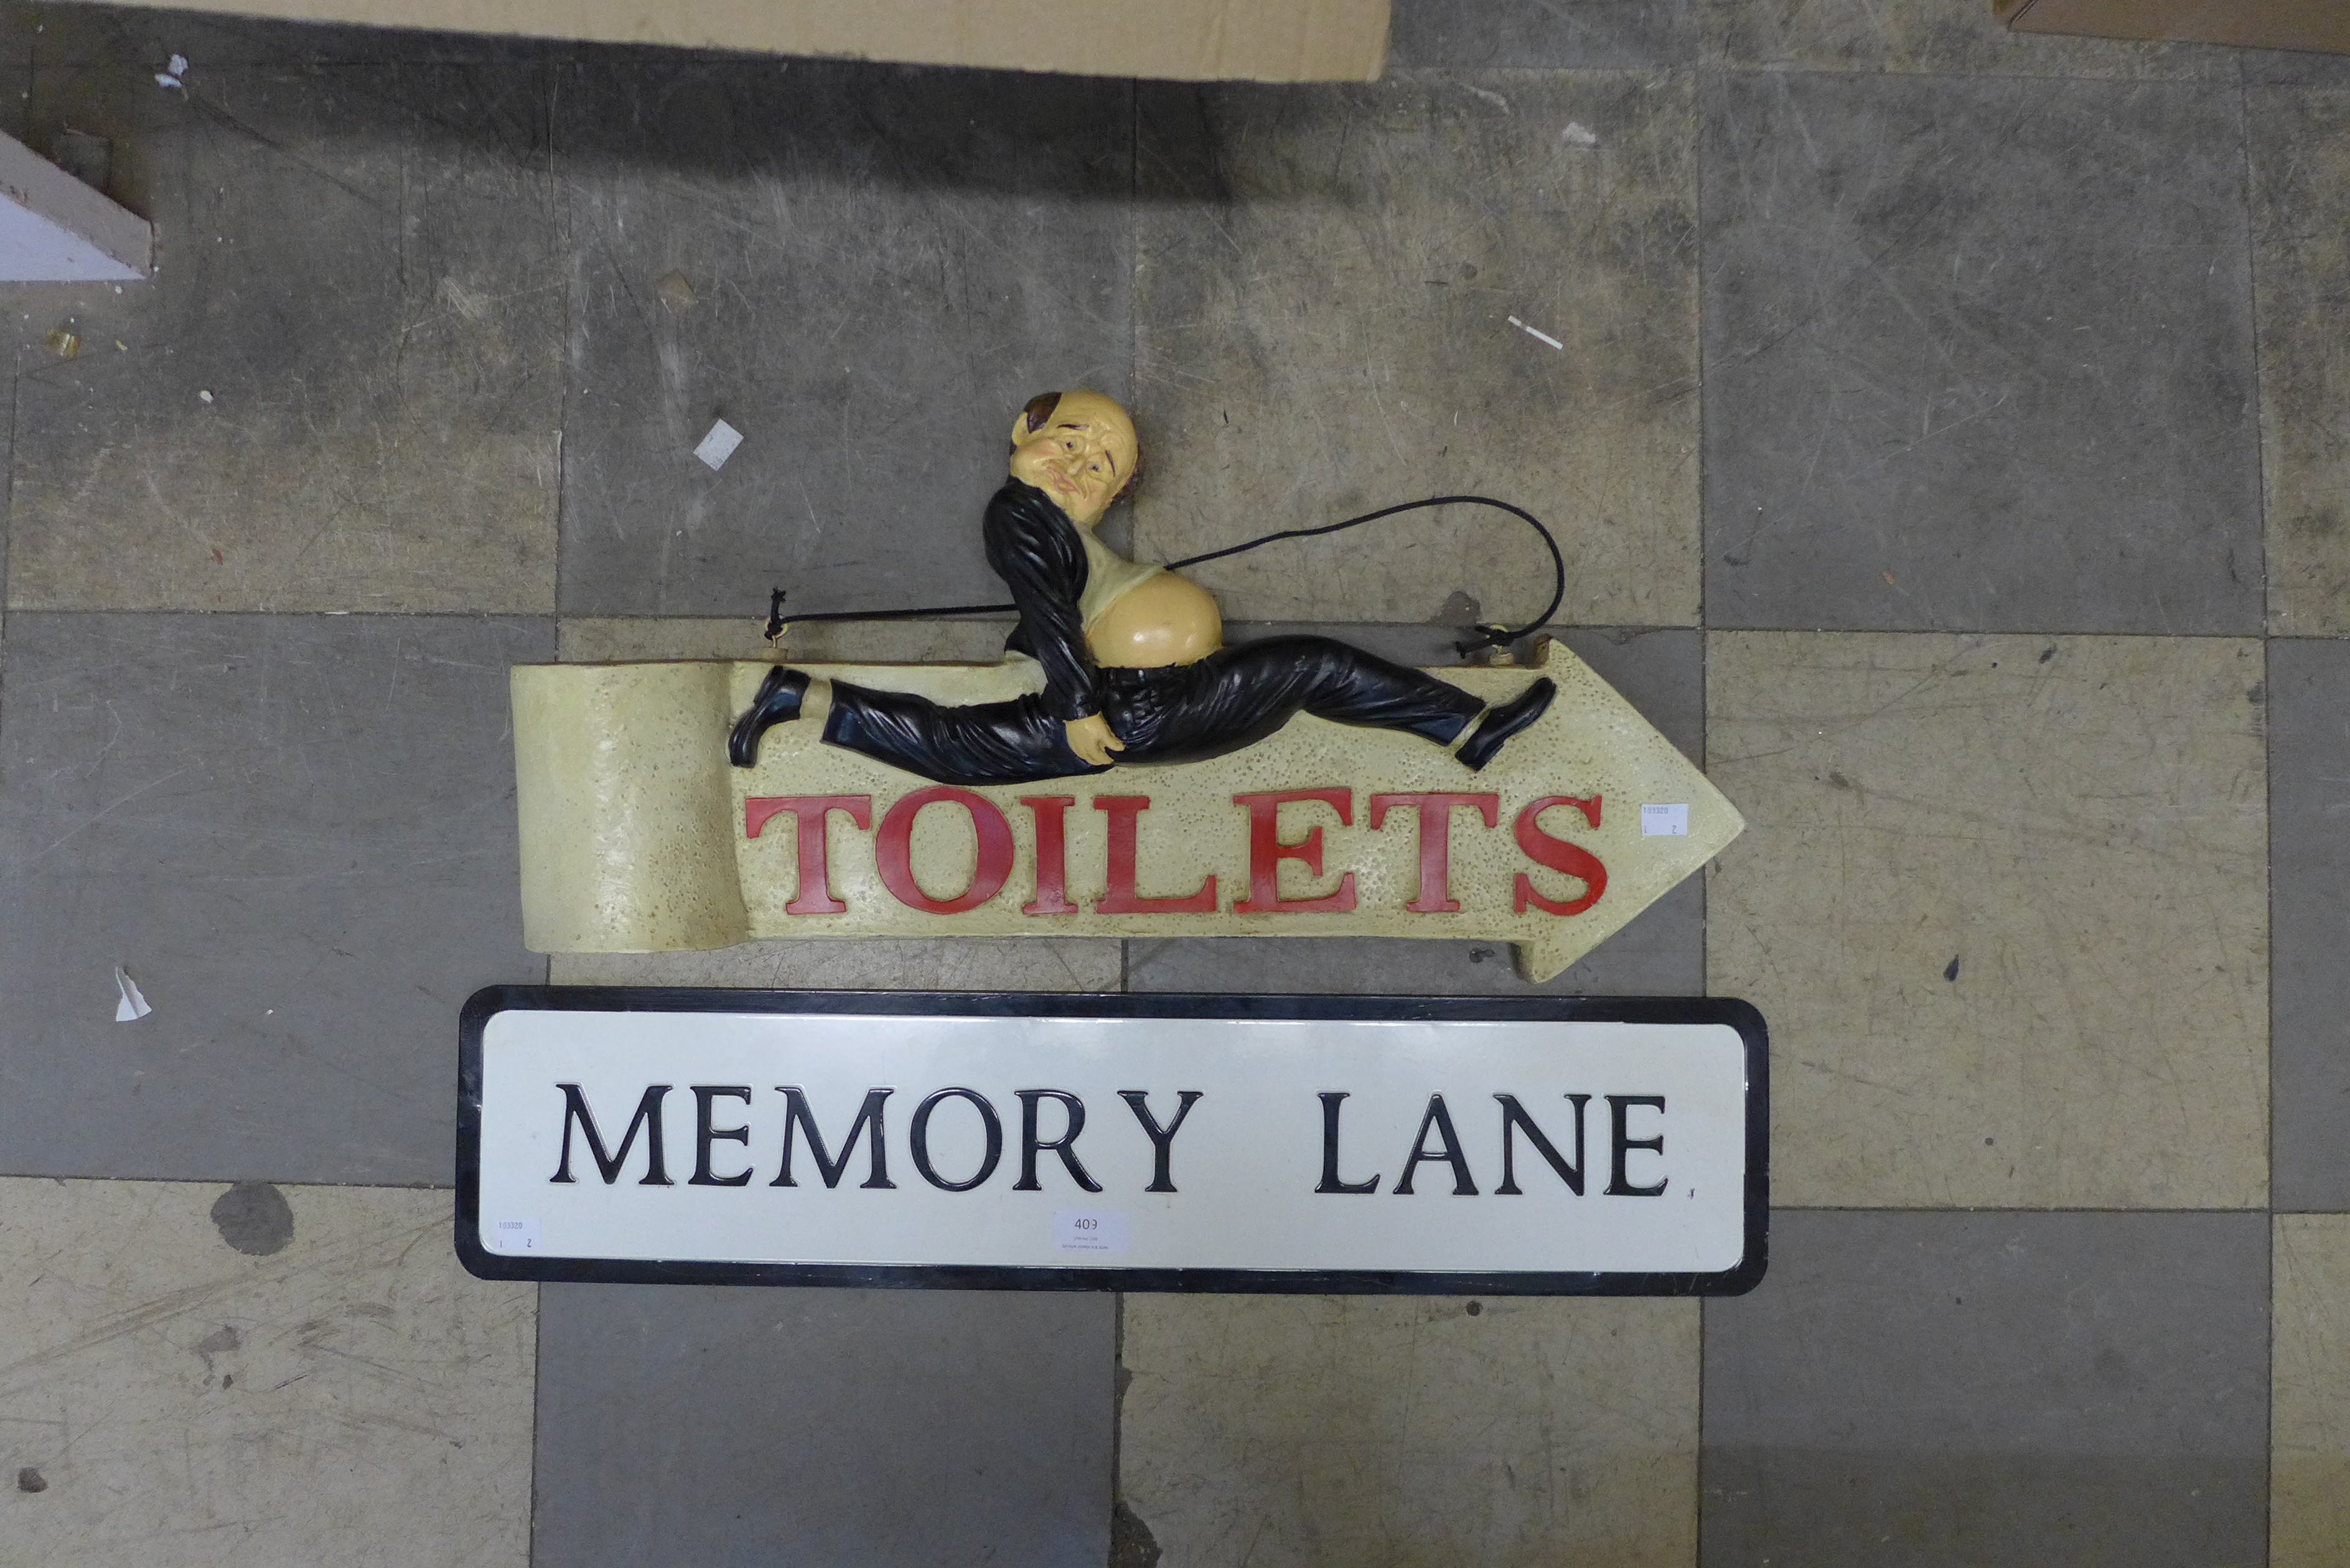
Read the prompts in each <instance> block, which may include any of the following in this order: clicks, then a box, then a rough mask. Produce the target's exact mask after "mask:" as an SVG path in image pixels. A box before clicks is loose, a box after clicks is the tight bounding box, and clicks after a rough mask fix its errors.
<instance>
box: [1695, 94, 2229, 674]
mask: <svg viewBox="0 0 2350 1568" xmlns="http://www.w3.org/2000/svg"><path fill="white" fill-rule="evenodd" d="M1705 101H1706V132H1705V153H1704V159H1705V171H1704V179H1705V195H1704V202H1705V207H1704V212H1705V223H1706V236H1705V240H1706V285H1705V327H1704V331H1705V351H1706V367H1707V373H1706V421H1705V462H1706V467H1705V491H1706V496H1705V542H1706V593H1707V599H1706V605H1707V619H1708V623H1709V624H1710V625H1713V626H1716V627H1771V628H1838V629H1881V630H1920V629H1947V630H1975V631H1984V630H1990V631H2006V630H2039V631H2116V632H2166V633H2219V632H2256V631H2258V630H2259V629H2260V628H2261V624H2262V602H2261V596H2262V556H2261V512H2260V471H2259V442H2258V432H2257V429H2256V425H2255V410H2254V388H2253V363H2252V349H2251V285H2250V281H2249V276H2250V275H2249V266H2250V263H2249V251H2248V244H2249V241H2248V238H2247V232H2246V226H2245V225H2246V219H2245V208H2244V201H2245V196H2244V164H2243V127H2242V117H2241V106H2240V103H2239V99H2238V95H2237V94H2236V93H2235V92H2233V91H2232V90H2230V89H2229V88H2223V87H2217V86H2204V85H2198V84H2192V83H2161V84H2151V85H2135V84H2123V83H2103V82H2083V81H2074V82H2052V81H2022V80H2012V79H1971V80H1970V79H1964V78H1877V77H1861V76H1805V75H1795V74H1791V73H1790V74H1779V73H1773V74H1769V75H1761V76H1742V75H1728V74H1724V75H1721V76H1717V77H1713V78H1710V79H1709V81H1708V83H1707V86H1706V96H1705Z"/></svg>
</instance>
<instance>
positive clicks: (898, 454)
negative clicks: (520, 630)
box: [562, 55, 1132, 615]
mask: <svg viewBox="0 0 2350 1568" xmlns="http://www.w3.org/2000/svg"><path fill="white" fill-rule="evenodd" d="M1129 94H1130V89H1129V88H1128V85H1127V84H1125V83H1123V82H1118V81H1100V80H1091V79H1082V78H1071V77H1049V76H1047V77H1013V76H1003V75H997V74H991V73H987V72H979V71H958V70H942V69H931V68H918V67H890V66H871V65H856V64H846V63H838V62H832V63H826V62H815V61H796V60H795V61H782V60H770V61H759V62H755V63H753V62H745V61H740V60H736V61H713V60H697V59H694V58H692V57H684V58H681V59H671V58H668V57H653V56H650V55H646V56H639V57H632V58H629V59H626V60H624V61H616V62H615V63H613V64H612V65H611V66H610V68H608V69H606V68H602V67H599V66H596V65H590V66H589V67H584V68H583V72H582V75H581V76H580V78H579V79H578V81H577V86H576V88H574V89H573V90H572V91H571V92H570V94H569V97H568V99H567V104H568V108H567V111H566V115H565V119H564V130H563V133H562V134H563V136H564V139H565V151H564V155H563V166H564V168H565V170H566V172H567V182H568V185H569V189H570V192H571V222H572V225H573V237H574V241H575V248H574V260H573V264H572V265H573V290H574V295H573V298H574V304H573V320H572V334H571V368H570V405H569V412H568V415H567V421H566V431H567V436H566V442H565V448H564V475H565V488H564V497H565V499H564V517H563V546H564V557H563V607H564V609H565V611H566V612H567V613H568V614H573V615H621V614H627V615H636V614H669V615H707V614H742V615H754V614H756V613H759V612H760V611H762V610H764V607H765V604H766V591H767V589H768V587H770V586H771V585H775V584H781V585H783V586H785V587H788V588H789V589H791V590H792V594H793V598H792V603H793V605H794V606H795V607H799V608H805V609H811V610H813V609H831V608H864V607H904V606H913V605H920V604H923V603H940V602H944V603H949V604H956V603H971V602H973V601H981V602H985V601H991V600H993V599H995V598H997V597H1000V594H1001V588H1000V586H999V585H998V584H997V582H996V580H995V578H994V577H993V576H992V575H991V574H990V573H989V572H988V570H987V568H986V566H985V565H984V563H983V560H982V556H981V551H980V537H979V518H980V510H981V508H982V507H983V505H984V504H985V503H986V500H987V497H988V496H989V495H990V494H991V493H993V491H994V489H995V487H996V486H997V485H999V484H1001V483H1003V452H1004V447H1005V440H1006V437H1007V436H1008V434H1009V432H1010V431H1011V429H1012V423H1013V420H1014V416H1015V415H1016V414H1017V413H1018V411H1019V410H1020V407H1021V405H1022V404H1023V403H1024V402H1025V401H1026V400H1028V398H1029V397H1031V396H1032V395H1034V394H1035V393H1037V392H1041V391H1046V390H1051V389H1062V388H1067V387H1071V386H1079V385H1083V386H1090V387H1093V388H1095V389H1097V390H1100V391H1104V392H1107V393H1109V394H1111V395H1112V396H1118V397H1123V396H1125V395H1126V392H1127V381H1128V358H1129V346H1128V339H1129V336H1130V325H1129V317H1128V292H1129V281H1130V279H1129V272H1130V269H1129V265H1128V255H1129V245H1128V208H1127V205H1126V197H1127V193H1128V186H1129V182H1130V176H1131V167H1130V165H1131V157H1132V154H1131V146H1132V137H1131V130H1132V109H1131V105H1130V97H1129ZM721 417H723V418H724V419H725V420H726V421H728V422H729V423H730V424H732V425H733V426H734V427H735V428H736V429H738V430H740V431H742V432H743V444H742V447H741V448H740V450H738V451H737V452H735V453H734V454H733V457H732V458H731V459H729V460H728V462H726V465H725V467H724V469H723V471H720V472H712V471H711V470H710V469H709V468H707V467H705V466H704V465H703V464H702V462H699V461H697V460H696V459H695V458H694V456H693V455H692V452H693V448H694V446H695V444H696V443H697V442H699V441H701V440H702V436H703V435H704V433H705V432H706V431H709V429H710V428H711V425H712V421H714V420H716V419H719V418H721Z"/></svg>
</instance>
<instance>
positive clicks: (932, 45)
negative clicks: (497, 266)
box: [131, 0, 1388, 82]
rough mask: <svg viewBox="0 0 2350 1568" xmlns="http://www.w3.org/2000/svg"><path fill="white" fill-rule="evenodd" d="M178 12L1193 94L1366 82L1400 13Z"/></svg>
mask: <svg viewBox="0 0 2350 1568" xmlns="http://www.w3.org/2000/svg"><path fill="white" fill-rule="evenodd" d="M131 3H133V4H136V3H138V0H131ZM172 9H173V10H181V11H211V12H219V13H226V14H228V15H232V16H276V17H283V18H286V19H287V20H292V21H307V22H357V23H361V24H364V25H369V26H382V27H425V28H432V29H437V30H442V31H447V32H453V33H500V34H508V35H513V36H522V37H536V38H582V39H587V40H590V41H593V42H598V43H619V44H671V45H678V46H681V47H689V48H712V49H745V50H754V51H761V52H766V53H773V54H784V55H840V56H847V57H853V58H858V59H870V60H901V61H907V62H910V63H914V64H920V65H950V66H983V67H995V68H999V69H1007V70H1041V71H1064V72H1068V73H1070V74H1073V75H1078V76H1097V77H1160V78H1174V79H1178V80H1185V81H1217V80H1238V81H1268V82H1287V81H1370V80H1373V79H1374V78H1377V77H1378V74H1379V71H1380V68H1381V67H1383V66H1384V65H1385V64H1386V61H1387V49H1388V0H1075V3H1072V4H1066V5H1053V6H1042V7H1040V6H1038V5H1035V4H1034V3H1033V0H671V3H670V4H666V5H653V4H649V3H647V0H172Z"/></svg>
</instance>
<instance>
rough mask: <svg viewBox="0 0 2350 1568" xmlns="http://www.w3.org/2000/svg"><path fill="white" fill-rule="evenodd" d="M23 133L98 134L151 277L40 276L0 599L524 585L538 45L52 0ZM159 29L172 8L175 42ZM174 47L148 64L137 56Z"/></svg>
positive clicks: (257, 595)
mask: <svg viewBox="0 0 2350 1568" xmlns="http://www.w3.org/2000/svg"><path fill="white" fill-rule="evenodd" d="M58 12H59V14H58V15H57V16H55V17H54V18H53V19H52V20H51V21H50V22H48V23H45V24H44V25H43V26H44V30H43V31H42V32H41V33H40V34H39V35H37V36H36V48H35V51H34V55H33V62H34V68H33V72H32V84H33V85H32V97H31V99H30V100H29V109H28V112H29V117H30V120H31V130H32V134H33V138H34V144H35V145H36V147H46V146H47V145H48V142H47V138H49V137H50V136H52V135H53V134H55V133H57V132H59V131H61V130H62V129H63V128H66V127H68V126H70V127H72V128H74V129H75V130H79V131H82V132H85V133H88V134H91V135H94V136H98V137H101V138H104V139H105V140H106V141H107V143H108V145H109V149H110V151H109V154H108V157H107V163H108V169H109V174H108V179H107V182H106V183H107V185H108V188H109V190H110V191H111V192H112V193H113V194H114V195H115V197H116V199H118V200H119V201H120V202H123V204H125V205H126V206H128V207H130V209H131V210H132V211H134V212H136V213H140V215H141V216H143V217H146V218H148V219H149V220H150V221H151V223H153V224H154V226H155V250H156V256H157V267H156V273H155V275H154V277H153V278H151V280H149V281H146V282H143V283H133V284H127V285H122V286H111V285H93V286H86V287H84V288H81V289H78V290H73V291H69V294H70V296H69V297H68V296H65V293H64V292H63V291H57V290H50V291H45V296H58V297H56V298H54V299H47V302H46V303H45V306H44V309H45V311H49V312H53V313H54V314H49V315H47V318H46V319H42V320H36V321H31V322H20V323H19V325H20V327H25V328H26V329H27V330H28V331H31V332H35V333H39V332H46V331H47V330H48V329H49V327H51V326H52V325H53V324H54V325H55V326H56V327H57V328H58V329H59V330H61V331H70V332H71V333H72V334H73V335H74V337H75V339H76V342H77V345H78V350H79V352H78V354H77V355H75V356H74V357H72V358H60V357H58V356H57V355H56V354H54V353H53V354H50V355H48V356H47V363H46V364H42V365H40V366H39V367H38V368H28V369H27V370H26V373H25V374H24V375H23V376H22V377H21V378H20V379H19V382H18V390H17V400H16V426H17V435H16V452H15V459H16V479H15V483H14V487H13V494H12V496H11V514H12V516H11V524H12V526H11V535H12V538H11V558H10V574H9V583H8V588H9V594H10V603H11V604H13V605H16V606H17V607H25V608H35V609H91V610H118V609H149V608H166V609H230V610H281V611H282V610H338V609H359V610H376V611H410V612H428V613H429V612H442V611H449V610H485V611H492V612H497V613H544V612H546V611H549V610H552V609H553V608H554V598H555V542H556V452H557V448H558V434H557V431H558V428H559V426H560V425H561V422H562V391H563V389H562V359H561V354H562V341H563V337H562V333H563V294H562V276H561V268H560V265H559V262H558V257H559V254H560V250H561V238H562V236H561V234H560V228H559V221H558V220H559V215H560V214H559V205H558V202H557V201H556V190H555V184H554V180H553V178H552V175H551V173H550V171H549V170H548V167H547V137H546V123H545V122H546V110H547V106H548V104H549V102H550V99H551V94H552V84H553V80H554V78H553V76H552V74H551V72H550V69H549V67H547V66H546V63H545V62H544V61H541V60H538V59H536V58H535V57H531V56H529V55H527V54H524V53H520V52H517V51H515V50H513V49H511V48H505V49H500V48H498V47H495V46H494V44H493V43H492V42H491V41H486V40H485V41H481V43H480V44H479V45H477V47H478V48H479V50H480V54H479V56H478V57H451V56H449V55H448V54H447V53H445V52H444V51H443V50H442V48H441V47H440V46H439V45H438V43H436V41H435V40H434V39H433V38H432V36H417V35H405V34H381V33H379V34H376V35H372V36H370V35H367V34H363V33H354V32H350V31H348V30H347V31H343V32H335V31H331V30H320V31H317V32H315V33H306V32H304V31H303V30H302V29H298V28H289V27H286V26H283V25H274V26H272V25H248V24H241V23H235V22H232V21H224V20H220V19H205V18H166V17H162V16H140V15H138V14H130V13H120V12H112V11H99V10H88V11H87V12H86V11H85V9H84V8H83V7H78V6H65V7H59V8H58ZM166 40H170V41H169V42H168V44H167V42H166ZM167 49H168V50H170V51H172V52H176V53H178V54H180V56H181V57H182V58H183V59H185V60H187V61H189V62H190V63H189V64H188V65H187V67H186V68H185V70H184V73H183V74H182V76H180V77H178V78H172V77H170V76H168V75H165V77H164V79H166V80H176V81H178V82H179V84H180V85H179V86H177V87H175V88H164V87H162V86H161V85H159V82H158V80H157V78H158V74H159V72H161V69H162V67H163V66H164V65H165V64H166V62H167V61H168V60H169V58H170V57H171V56H170V54H169V53H167V52H166V50H167Z"/></svg>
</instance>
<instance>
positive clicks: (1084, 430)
mask: <svg viewBox="0 0 2350 1568" xmlns="http://www.w3.org/2000/svg"><path fill="white" fill-rule="evenodd" d="M1141 457H1142V450H1141V446H1140V444H1139V442H1138V441H1136V440H1135V436H1134V421H1132V420H1130V419H1128V417H1127V413H1126V410H1124V409H1122V408H1120V407H1118V404H1117V403H1116V402H1114V401H1112V400H1109V399H1108V398H1105V397H1103V396H1102V395H1101V394H1100V393H1099V392H1085V391H1077V392H1058V393H1055V392H1047V393H1045V395H1044V396H1042V397H1038V398H1032V399H1030V400H1029V401H1028V406H1027V407H1026V408H1024V409H1022V410H1020V416H1019V418H1017V419H1015V420H1014V421H1012V463H1011V469H1012V477H1013V478H1014V479H1017V480H1020V481H1023V482H1024V483H1029V484H1033V485H1035V487H1036V488H1037V489H1039V490H1041V491H1043V492H1044V493H1045V494H1047V495H1049V496H1051V497H1052V498H1053V501H1054V503H1055V504H1056V505H1058V506H1059V507H1060V509H1061V510H1062V511H1064V512H1066V513H1067V514H1068V515H1069V520H1070V521H1071V522H1073V523H1079V524H1094V523H1097V522H1099V521H1101V515H1102V514H1103V513H1104V512H1107V510H1109V504H1110V503H1111V502H1112V501H1115V500H1117V499H1118V494H1119V493H1120V492H1121V491H1123V490H1124V489H1125V488H1126V487H1127V485H1128V483H1131V482H1132V481H1133V478H1134V474H1135V470H1136V468H1137V466H1138V465H1139V463H1140V462H1141Z"/></svg>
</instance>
